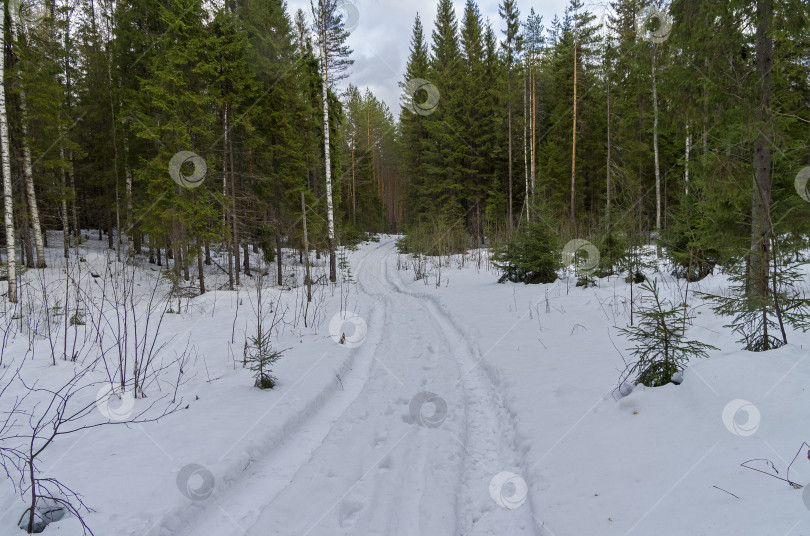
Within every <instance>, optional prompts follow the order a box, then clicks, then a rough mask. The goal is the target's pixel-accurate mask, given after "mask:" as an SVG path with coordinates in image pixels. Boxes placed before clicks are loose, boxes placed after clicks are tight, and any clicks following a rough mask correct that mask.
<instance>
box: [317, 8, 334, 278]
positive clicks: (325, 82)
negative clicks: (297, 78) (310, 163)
mask: <svg viewBox="0 0 810 536" xmlns="http://www.w3.org/2000/svg"><path fill="white" fill-rule="evenodd" d="M322 11H323V10H322ZM319 24H320V27H321V28H320V29H321V40H320V41H321V84H322V86H321V87H322V91H323V156H324V163H325V166H326V172H325V175H326V221H327V226H328V230H329V280H330V281H331V282H333V283H334V282H335V281H337V273H336V272H337V270H336V259H335V211H334V206H333V201H332V162H331V158H330V155H329V100H328V97H329V69H328V63H329V58H328V57H327V49H328V47H327V43H326V24H325V22H324V21H319Z"/></svg>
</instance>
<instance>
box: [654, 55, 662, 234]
mask: <svg viewBox="0 0 810 536" xmlns="http://www.w3.org/2000/svg"><path fill="white" fill-rule="evenodd" d="M652 94H653V152H654V153H655V230H656V231H658V232H660V231H661V166H660V164H659V161H660V159H659V154H658V84H657V83H656V78H655V48H653V54H652Z"/></svg>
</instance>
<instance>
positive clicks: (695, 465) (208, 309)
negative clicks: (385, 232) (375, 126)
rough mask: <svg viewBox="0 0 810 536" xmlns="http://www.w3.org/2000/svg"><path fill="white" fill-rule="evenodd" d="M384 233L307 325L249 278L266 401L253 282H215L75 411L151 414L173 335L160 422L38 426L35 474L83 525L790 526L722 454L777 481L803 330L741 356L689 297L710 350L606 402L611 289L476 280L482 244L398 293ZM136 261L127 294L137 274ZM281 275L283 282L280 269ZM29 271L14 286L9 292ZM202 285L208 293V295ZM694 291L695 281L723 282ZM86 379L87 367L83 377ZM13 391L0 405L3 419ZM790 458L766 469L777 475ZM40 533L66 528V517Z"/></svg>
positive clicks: (109, 530)
mask: <svg viewBox="0 0 810 536" xmlns="http://www.w3.org/2000/svg"><path fill="white" fill-rule="evenodd" d="M49 238H50V237H49ZM395 239H396V238H395V237H390V236H385V237H382V239H381V240H380V242H378V243H366V244H363V245H361V246H360V247H359V249H358V250H357V251H355V252H348V259H349V262H350V265H351V274H352V277H353V279H354V281H355V282H343V283H341V284H338V285H337V286H335V287H333V288H327V289H323V288H322V290H321V291H320V292H318V293H317V296H316V305H313V306H312V307H314V308H315V315H314V316H315V318H314V322H308V324H309V325H308V327H304V326H303V322H302V321H301V318H300V308H301V304H302V303H303V301H302V296H303V294H302V292H301V289H300V288H299V287H292V288H291V289H290V290H280V289H278V288H277V287H268V288H267V289H265V292H266V293H267V296H270V297H272V300H269V301H272V302H273V303H274V304H276V300H279V301H278V302H277V305H276V307H277V308H278V310H280V311H286V313H285V315H284V321H283V322H280V323H279V324H278V325H277V326H276V328H275V330H274V334H275V337H274V339H273V342H274V346H275V348H277V349H286V351H285V353H284V355H283V357H282V358H281V360H280V361H279V362H278V363H277V364H276V366H275V368H274V370H273V374H274V375H275V376H276V377H278V379H279V385H278V386H277V387H276V388H275V389H274V390H272V391H261V390H259V389H256V388H254V387H253V379H252V377H251V375H250V372H249V371H247V370H245V369H243V368H242V366H241V359H242V353H243V346H244V341H245V339H246V337H247V336H249V335H251V334H252V333H254V332H255V314H256V313H255V302H256V296H255V290H254V289H253V287H254V286H255V281H256V278H255V276H254V277H253V278H243V279H244V280H243V285H242V287H241V289H240V290H239V291H238V292H229V291H227V290H216V291H213V292H209V293H206V294H205V295H203V296H197V297H194V298H184V299H183V300H182V303H181V307H180V311H179V314H170V315H167V316H166V318H165V320H164V324H163V326H162V328H161V329H162V332H161V333H162V336H161V340H162V341H163V340H165V341H166V343H167V345H166V347H165V348H164V349H163V352H162V354H161V356H162V358H161V359H162V361H161V363H163V364H164V365H165V367H166V370H165V371H164V372H163V373H162V377H161V378H162V379H160V380H155V381H154V382H152V383H151V384H149V385H148V386H147V387H146V390H145V394H146V396H147V398H145V399H141V398H138V399H127V398H123V399H122V400H121V401H120V404H119V403H117V402H116V400H117V399H113V401H112V403H111V405H107V404H106V402H105V401H106V400H107V399H106V396H102V397H101V400H102V403H100V404H99V411H98V412H94V413H93V415H92V416H91V419H94V422H96V421H98V422H101V421H105V420H106V419H107V417H108V416H110V415H112V416H114V415H115V412H116V411H119V412H121V411H123V412H124V413H125V414H126V413H128V412H131V411H132V410H131V409H128V407H127V404H133V405H134V409H135V410H136V411H137V410H142V409H146V408H148V407H149V405H150V404H155V407H153V408H152V411H154V410H157V409H158V408H159V406H160V404H165V403H166V402H167V398H161V397H163V396H164V395H167V394H168V399H170V398H171V396H172V394H173V393H172V391H173V390H174V388H175V383H176V382H175V380H176V377H177V376H178V370H177V364H176V363H175V362H174V361H173V359H174V358H175V356H176V355H178V354H181V353H182V352H183V351H184V349H186V346H187V345H188V344H190V345H191V346H192V347H193V349H194V352H193V353H192V355H193V356H194V357H193V358H192V359H191V360H190V361H189V362H188V363H187V364H186V366H185V367H184V372H183V375H182V378H183V381H182V382H181V384H180V385H179V387H178V400H181V401H180V406H181V408H183V409H180V410H179V411H177V412H175V413H173V414H170V415H168V416H166V417H164V418H162V419H160V420H159V422H146V423H140V424H132V425H109V426H104V427H100V428H92V429H89V430H86V431H82V432H79V433H77V434H74V435H68V436H62V437H59V438H57V440H56V441H55V442H54V444H53V445H52V446H51V447H49V448H48V449H47V451H46V453H45V454H44V458H43V460H42V463H41V466H40V467H41V469H42V470H43V471H44V472H45V473H46V475H47V476H53V477H56V478H58V479H60V481H62V482H64V483H65V484H67V485H69V486H70V487H71V489H73V490H76V491H78V492H79V493H81V495H82V497H83V500H84V502H85V503H86V504H87V505H88V506H90V507H91V508H93V509H94V511H93V512H92V513H89V514H86V515H85V519H86V522H87V523H88V525H89V526H90V527H91V528H92V529H93V531H94V532H95V534H97V535H112V534H115V535H122V536H130V535H139V536H141V535H143V536H166V535H177V536H191V535H194V536H235V535H246V534H247V535H249V536H264V535H268V534H280V535H282V534H283V535H311V536H316V535H339V534H345V535H372V534H380V535H382V534H385V535H402V536H415V535H462V534H463V535H505V534H527V535H528V534H533V535H543V536H545V535H550V536H566V535H573V536H581V535H586V534H600V535H628V534H658V535H682V534H690V535H701V534H706V535H709V534H711V535H716V534H757V535H775V536H787V535H791V536H796V535H801V534H810V511H809V510H810V499H808V498H807V497H808V492H807V490H808V489H810V488H804V489H803V490H802V489H795V488H793V487H791V486H790V485H789V484H788V483H787V482H785V481H782V480H779V479H778V478H773V477H771V476H768V475H766V474H763V473H761V472H756V471H754V470H751V469H747V468H745V467H742V466H741V464H742V463H743V462H747V461H749V460H756V461H752V462H750V463H747V464H746V465H750V466H751V467H755V468H757V469H760V470H763V471H765V472H767V473H771V474H775V475H776V476H778V477H779V478H785V476H786V469H787V466H788V465H789V464H790V462H791V460H792V459H793V457H794V456H795V455H796V453H797V451H798V450H799V448H800V447H801V446H802V442H803V441H810V430H808V428H807V424H808V422H810V421H809V420H808V408H810V394H808V393H807V386H808V385H810V381H808V380H810V360H808V359H806V358H807V355H808V352H807V350H805V349H804V346H808V345H810V334H803V333H788V337H789V340H790V344H788V345H787V346H785V347H782V348H780V349H778V350H773V351H770V352H767V353H761V354H755V353H750V352H745V351H741V350H739V347H740V345H739V344H738V343H737V342H736V341H735V339H736V337H735V336H734V334H732V333H731V332H730V330H729V329H727V328H725V327H723V326H724V324H726V323H727V322H728V319H724V318H719V317H716V316H715V315H714V314H713V313H712V311H711V309H710V308H709V306H708V305H707V304H705V303H703V302H702V301H701V300H700V299H699V298H697V297H695V294H693V292H694V291H695V287H694V286H693V287H691V288H690V298H689V304H688V306H689V307H690V310H692V311H693V312H694V314H695V316H696V319H695V322H694V325H693V326H692V327H691V328H690V331H689V336H690V337H692V338H698V339H700V340H702V341H703V342H707V343H710V344H712V345H714V346H716V347H718V348H719V349H720V350H719V351H713V352H711V353H710V355H711V357H710V358H708V359H703V360H699V361H694V362H692V363H691V364H690V367H689V368H688V369H686V370H685V371H684V373H683V378H682V379H683V382H682V384H681V385H677V386H676V385H667V386H664V387H658V388H646V387H644V386H638V387H636V388H634V389H629V388H628V387H627V386H619V385H618V381H619V378H620V372H621V370H622V369H623V368H624V361H623V359H622V356H621V355H620V352H622V353H624V355H625V356H627V355H628V354H627V352H626V351H625V348H626V347H627V346H628V344H627V341H626V340H625V339H624V337H623V336H622V335H621V334H620V333H619V332H618V329H617V328H618V327H625V326H627V325H628V324H629V296H630V292H629V286H628V285H627V284H625V283H624V281H623V280H622V279H621V278H615V277H613V278H604V279H601V280H599V286H598V287H594V288H587V289H583V288H576V287H574V286H573V283H571V284H570V286H569V283H570V282H569V281H567V280H560V281H558V282H556V283H553V284H550V285H522V284H498V283H497V279H498V274H497V273H496V272H495V271H494V269H491V267H490V266H489V262H488V260H487V257H486V254H485V253H484V252H473V253H472V254H470V255H469V256H467V257H465V258H464V259H463V262H462V258H461V257H456V258H454V259H453V260H452V262H450V266H443V267H441V268H439V267H437V266H435V265H434V266H433V267H432V268H431V271H430V275H429V276H428V277H427V278H426V279H421V280H419V281H414V274H413V271H412V270H410V269H405V268H407V267H408V264H409V263H407V262H404V258H402V259H398V254H397V252H396V248H395ZM55 243H56V240H51V244H52V245H54V244H55ZM102 246H103V244H101V243H99V242H98V241H97V240H90V241H89V243H88V244H87V245H85V246H83V247H85V248H86V251H85V253H84V255H85V257H86V258H87V264H88V265H91V266H93V267H94V269H95V270H96V273H99V272H98V271H99V270H101V271H103V270H104V266H105V264H106V263H107V262H108V260H109V259H108V258H107V254H106V253H105V252H104V250H103V247H102ZM59 249H60V248H59V247H54V248H52V251H51V253H52V258H51V259H50V266H51V267H50V268H48V269H47V270H46V272H45V276H44V279H46V280H47V284H48V285H51V286H49V287H48V288H49V289H52V293H51V294H52V295H51V304H53V303H54V300H56V299H57V297H58V293H57V291H56V289H58V288H61V287H60V285H59V282H60V281H62V282H63V283H64V279H63V278H64V263H63V262H62V261H60V260H59V258H58V255H57V253H58V251H59ZM293 261H295V262H297V258H295V259H293V258H290V259H288V262H291V263H292V262H293ZM60 262H62V265H61V267H60ZM320 262H321V264H320V265H319V266H318V268H317V269H319V270H323V262H324V259H322V260H321V261H320ZM150 268H152V269H154V268H155V267H154V266H153V265H148V264H145V263H144V264H143V265H142V270H140V271H139V275H138V277H139V279H138V283H139V284H140V286H139V287H138V288H139V290H138V292H144V293H145V292H147V291H148V289H149V288H150V287H149V283H150V282H152V283H154V277H155V276H156V273H157V272H153V271H152V270H150ZM287 268H288V271H285V274H287V273H288V274H289V277H290V281H293V282H294V281H296V280H298V281H300V274H299V273H298V272H299V271H300V266H296V265H292V266H289V265H288V266H287ZM398 268H403V269H398ZM85 270H86V268H85ZM269 272H270V274H271V276H270V277H271V278H272V277H273V274H275V271H274V269H273V268H272V267H271V268H270V269H269ZM38 273H39V274H41V273H42V272H41V271H40V272H37V271H33V270H30V271H28V272H27V273H26V274H25V275H24V276H23V277H24V278H25V280H26V281H28V282H31V284H32V287H31V288H34V289H36V284H37V281H38V278H39V277H41V276H38V275H37V274H38ZM213 274H214V272H212V275H211V277H212V278H214V277H218V278H219V279H218V280H214V279H211V280H210V281H209V283H210V284H209V287H210V288H220V287H221V286H222V285H223V283H224V280H223V279H222V274H221V273H220V275H219V276H214V275H213ZM651 275H653V277H657V278H659V282H660V283H661V284H662V287H663V289H664V293H665V295H666V296H667V297H669V298H671V299H673V300H676V299H677V297H678V296H680V295H682V293H683V285H684V283H683V282H682V281H681V282H678V281H676V280H673V279H672V278H671V277H669V276H667V275H666V272H665V271H662V272H661V273H656V274H651ZM437 283H438V284H437ZM698 286H699V287H700V289H702V290H705V291H712V292H719V291H721V290H722V289H723V288H725V287H726V286H727V280H726V279H725V278H724V277H723V276H722V275H716V276H711V277H709V278H707V279H706V280H704V281H702V282H700V283H699V285H698ZM161 288H162V287H161ZM635 290H636V291H637V290H638V289H635ZM30 295H31V293H30V292H29V296H30ZM23 300H25V294H23ZM6 314H7V313H6ZM310 320H313V318H312V310H310ZM4 322H6V321H4ZM251 330H253V331H251ZM341 339H342V340H343V343H342V344H341ZM31 340H33V343H32V344H33V345H34V347H35V352H34V358H33V359H31V354H30V352H28V351H27V350H28V347H29V342H30V341H31ZM60 341H61V339H60ZM59 345H61V342H59ZM58 348H61V346H58ZM4 352H5V353H4V357H3V366H9V367H13V366H16V364H19V363H23V369H22V372H21V374H22V375H23V376H24V377H25V378H29V379H37V380H38V381H40V382H42V384H43V385H57V384H59V383H60V382H64V381H66V380H67V379H68V378H69V377H70V375H71V374H72V371H73V370H74V367H76V366H78V365H76V364H73V363H71V362H70V361H62V360H61V359H57V362H56V366H53V364H52V361H51V359H50V354H51V346H50V342H49V340H48V339H47V337H42V336H41V335H37V336H36V337H33V338H29V336H28V335H26V334H20V335H17V336H16V337H14V338H13V339H10V340H9V342H8V343H7V346H6V348H5V351H4ZM59 355H61V354H59ZM105 377H106V374H105V373H104V371H103V370H94V371H93V372H92V374H91V375H89V376H88V377H87V381H91V380H92V381H103V379H104V378H105ZM99 386H101V384H99ZM107 386H108V387H109V384H107ZM619 387H620V388H619ZM15 389H18V391H17V392H11V393H4V394H3V398H2V399H0V404H2V408H3V410H4V411H7V410H8V409H7V408H10V402H8V401H9V400H10V398H9V397H13V396H15V395H18V394H22V387H21V386H19V385H17V386H16V387H15ZM107 392H108V391H105V393H104V394H105V395H106V393H107ZM98 394H99V389H98V388H95V389H92V390H87V392H82V393H81V396H82V397H84V398H83V399H82V400H85V399H86V400H87V401H89V402H90V403H92V402H93V400H94V399H95V398H96V397H97V396H98ZM7 403H8V404H9V405H8V406H7V405H6V404H7ZM116 404H119V405H116ZM186 406H188V408H187V409H185V408H186ZM103 411H106V412H107V416H106V417H105V414H104V413H103ZM808 449H810V447H807V446H804V447H802V450H801V452H800V454H799V456H798V457H797V459H796V461H795V463H794V464H793V466H792V467H791V470H790V480H791V481H794V482H797V483H798V484H801V485H805V484H808V483H810V461H809V460H808V457H807V451H808ZM763 459H767V460H770V461H771V462H772V463H773V466H771V465H769V464H768V462H767V461H763ZM775 471H778V473H776V472H775ZM25 507H26V504H25V503H24V502H23V501H21V500H20V498H19V497H18V496H16V495H15V493H14V491H13V489H12V486H11V483H10V482H9V481H8V480H7V479H6V480H5V481H3V483H2V484H0V511H2V512H3V513H4V514H3V515H2V517H0V534H3V535H5V534H17V533H20V534H21V533H22V531H19V529H17V528H16V525H17V521H18V518H19V516H20V515H21V514H22V512H23V510H24V509H25ZM44 534H62V535H65V536H75V535H79V534H82V528H81V525H80V523H79V522H78V520H77V519H76V518H75V517H74V516H72V515H68V516H65V517H64V518H63V519H61V520H59V521H56V522H54V523H52V524H50V525H49V526H48V527H47V528H46V530H45V532H44Z"/></svg>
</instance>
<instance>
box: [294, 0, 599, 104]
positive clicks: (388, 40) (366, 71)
mask: <svg viewBox="0 0 810 536" xmlns="http://www.w3.org/2000/svg"><path fill="white" fill-rule="evenodd" d="M350 1H352V3H354V4H355V5H356V6H357V14H358V15H359V18H358V19H357V27H356V28H355V29H354V30H353V31H352V34H351V37H350V38H349V41H348V44H349V46H351V48H352V49H353V50H354V54H353V55H352V58H353V59H354V65H353V66H352V67H351V70H350V71H349V78H348V79H347V81H346V83H349V82H351V83H352V84H354V85H356V86H358V87H360V88H361V89H363V88H365V87H368V88H370V89H371V91H372V93H374V95H376V96H377V98H379V99H381V100H383V101H385V103H386V104H388V107H389V108H390V109H391V112H392V113H393V114H394V116H395V117H398V116H399V94H400V88H399V85H398V83H399V82H403V81H404V80H403V78H404V72H405V62H406V61H407V59H408V50H409V48H410V39H411V32H412V30H413V21H414V18H415V17H416V14H417V13H419V16H420V17H421V18H422V24H423V25H424V27H425V37H426V39H427V40H428V42H430V35H431V33H432V31H433V20H434V18H435V17H436V5H437V4H438V0H350ZM500 1H501V0H479V1H478V6H479V8H480V10H481V14H482V16H483V18H484V19H487V18H489V20H490V21H491V22H492V26H493V29H494V30H495V31H496V34H497V36H498V39H501V38H502V36H503V34H502V33H501V31H502V30H503V22H502V21H501V19H500V17H499V16H498V4H499V3H500ZM586 3H589V2H586ZM453 4H454V5H455V6H456V19H457V20H458V21H459V23H460V21H461V16H462V14H463V12H464V0H454V1H453ZM517 4H518V7H519V9H520V18H521V21H525V20H526V15H527V14H528V13H529V9H530V8H531V7H533V8H534V10H535V12H537V13H538V14H540V15H542V16H543V23H544V24H545V25H546V26H548V22H549V21H550V20H551V19H552V18H553V17H554V14H555V13H556V14H559V15H560V17H561V18H562V16H563V13H564V11H565V6H566V5H567V4H568V0H537V1H530V0H518V2H517ZM299 8H301V9H303V10H304V12H305V13H306V14H307V17H308V19H310V20H311V18H312V15H311V10H310V4H309V0H288V10H289V14H290V16H291V17H293V16H294V14H295V12H296V11H297V10H298V9H299Z"/></svg>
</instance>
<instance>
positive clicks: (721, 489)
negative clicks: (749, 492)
mask: <svg viewBox="0 0 810 536" xmlns="http://www.w3.org/2000/svg"><path fill="white" fill-rule="evenodd" d="M712 487H713V488H717V489H719V490H720V491H725V492H726V493H728V494H729V495H731V496H732V497H736V498H737V499H739V497H737V496H736V495H734V494H733V493H731V492H730V491H727V490H724V489H723V488H718V487H717V486H712Z"/></svg>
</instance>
